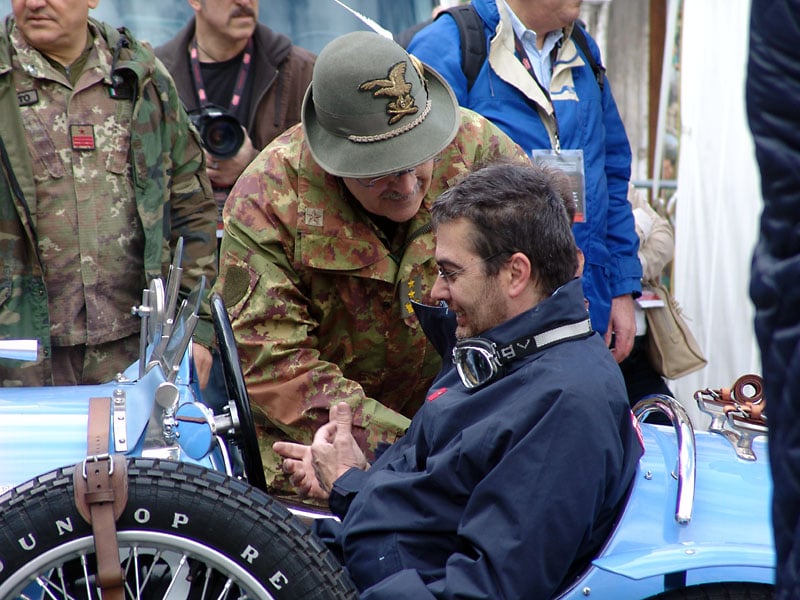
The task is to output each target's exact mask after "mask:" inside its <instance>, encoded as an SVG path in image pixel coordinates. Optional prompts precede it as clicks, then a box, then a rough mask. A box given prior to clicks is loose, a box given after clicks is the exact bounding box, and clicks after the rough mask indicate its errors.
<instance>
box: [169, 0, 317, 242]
mask: <svg viewBox="0 0 800 600" xmlns="http://www.w3.org/2000/svg"><path fill="white" fill-rule="evenodd" d="M188 2H189V5H190V6H191V7H192V9H193V10H194V12H195V17H194V18H193V19H192V20H191V21H189V23H187V25H186V26H185V27H184V28H183V29H182V30H181V31H179V32H178V34H177V35H176V36H175V37H174V38H173V39H172V40H170V41H169V42H167V43H166V44H164V45H163V46H160V47H158V48H156V55H157V56H158V57H159V58H160V59H161V60H162V62H163V63H164V64H165V65H166V67H167V69H168V70H169V72H170V73H171V74H172V77H173V78H174V79H175V83H176V85H177V87H178V92H179V94H180V96H181V100H182V101H183V103H184V105H185V107H186V110H187V111H188V112H189V114H190V115H191V116H192V121H193V122H194V124H195V126H196V127H197V128H198V130H199V131H200V133H201V137H202V138H203V142H204V145H205V150H206V159H207V168H208V176H209V178H210V179H211V184H212V186H213V187H214V196H215V198H216V200H217V206H218V208H219V210H220V212H221V210H222V206H223V205H224V203H225V199H226V197H227V194H228V191H229V190H230V188H231V186H232V185H233V184H234V182H235V181H236V179H237V178H238V177H239V175H240V174H241V172H242V171H243V170H244V168H245V167H246V166H247V165H249V164H250V161H252V160H253V159H254V158H255V156H256V155H257V154H258V152H259V151H260V150H261V149H262V148H263V147H264V146H266V145H267V144H268V143H269V142H270V141H271V140H272V139H273V138H274V137H276V136H277V135H278V134H279V133H282V132H283V131H284V130H285V129H287V128H288V127H290V126H291V125H294V124H295V123H298V122H299V121H300V105H301V103H302V100H303V94H304V93H305V91H306V88H307V87H308V84H309V83H310V82H311V71H312V68H313V65H314V55H313V54H311V53H310V52H308V51H307V50H304V49H302V48H299V47H298V46H293V45H292V43H291V41H290V40H289V38H287V37H286V36H284V35H281V34H279V33H276V32H274V31H272V30H271V29H269V28H268V27H266V26H265V25H262V24H259V22H258V0H214V1H213V2H208V1H207V0H188ZM237 123H239V124H240V125H239V127H241V129H240V131H241V132H242V133H243V135H242V136H241V137H238V136H237V125H236V124H237ZM203 134H205V135H203ZM215 150H216V152H215ZM219 234H221V221H220V230H219V231H218V235H219Z"/></svg>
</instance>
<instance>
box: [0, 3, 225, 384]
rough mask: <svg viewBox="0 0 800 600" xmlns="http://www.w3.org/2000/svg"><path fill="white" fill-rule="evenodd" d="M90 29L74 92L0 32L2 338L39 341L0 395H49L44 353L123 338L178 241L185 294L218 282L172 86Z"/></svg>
mask: <svg viewBox="0 0 800 600" xmlns="http://www.w3.org/2000/svg"><path fill="white" fill-rule="evenodd" d="M89 28H90V31H91V33H92V34H93V37H94V41H93V43H92V45H91V47H90V48H89V53H88V57H87V58H86V62H85V67H84V71H83V73H82V75H81V76H80V77H79V79H77V80H76V81H75V82H74V83H75V85H74V87H73V85H72V83H71V82H70V81H69V80H68V79H67V78H66V77H65V76H64V75H63V73H61V72H59V70H58V69H56V68H54V67H53V65H51V64H50V63H49V62H48V61H47V60H46V59H45V58H44V57H43V56H42V55H41V54H40V53H39V52H37V51H36V50H34V49H33V48H31V47H29V46H28V45H27V44H26V43H25V42H24V40H23V38H22V36H21V35H19V32H18V31H16V27H15V22H14V19H13V17H8V18H7V19H6V21H5V28H4V30H3V31H2V32H0V132H2V133H1V134H0V135H2V142H3V147H2V148H0V150H2V151H3V152H2V172H1V173H0V234H2V235H0V264H2V273H0V337H2V338H23V337H24V338H35V339H38V340H39V342H40V349H39V360H38V361H37V363H32V364H23V363H19V362H16V361H6V360H0V384H2V385H19V384H24V385H45V384H47V383H48V382H50V381H51V375H50V364H49V356H50V348H51V344H58V345H72V344H82V343H88V344H96V343H102V342H105V341H109V340H114V339H119V338H121V337H124V336H126V335H130V334H131V333H133V332H134V331H135V330H136V329H137V328H138V323H137V320H136V319H135V318H133V317H131V316H130V307H131V306H132V305H134V304H136V303H138V302H139V301H140V300H141V288H142V286H143V284H144V283H145V282H146V281H147V280H149V279H151V278H153V277H157V276H160V275H162V273H164V272H165V267H166V265H168V264H169V259H170V246H173V245H174V243H175V241H176V240H177V238H178V237H179V236H183V237H184V241H185V250H184V267H185V276H184V284H185V287H186V288H187V290H188V289H190V288H191V287H192V286H193V285H194V283H195V282H196V281H197V280H198V279H199V278H200V276H201V275H205V276H206V277H207V278H209V279H210V280H212V281H213V279H214V277H215V275H216V252H215V241H214V240H215V236H214V223H215V221H216V209H215V207H214V203H213V198H212V196H211V191H210V185H209V182H208V178H207V176H206V173H205V165H204V164H203V160H204V157H203V153H202V151H201V148H200V142H199V139H198V137H197V135H196V133H195V132H194V130H193V129H191V128H190V125H189V120H188V117H187V116H186V114H185V112H184V111H183V108H182V106H181V103H180V100H179V98H178V94H177V91H176V89H175V86H174V84H173V83H172V80H171V79H170V77H169V75H168V73H166V71H165V70H163V68H162V67H160V66H159V63H157V61H156V60H155V57H154V55H153V53H152V51H151V50H150V49H149V48H147V47H145V46H142V45H140V44H139V43H138V42H137V41H136V40H135V39H133V38H132V36H130V34H129V33H128V32H124V33H120V32H118V31H117V30H115V29H112V28H110V27H107V26H105V25H103V24H101V23H99V22H97V21H94V20H91V19H90V23H89ZM188 132H191V133H188ZM67 244H69V245H67ZM65 272H71V273H75V274H76V276H75V277H64V276H63V274H64V273H65ZM198 340H199V341H204V342H205V343H211V340H212V335H211V326H210V323H206V324H205V325H204V326H203V327H201V328H200V331H199V334H198Z"/></svg>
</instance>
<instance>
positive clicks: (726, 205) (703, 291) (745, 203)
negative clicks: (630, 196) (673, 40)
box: [670, 0, 761, 429]
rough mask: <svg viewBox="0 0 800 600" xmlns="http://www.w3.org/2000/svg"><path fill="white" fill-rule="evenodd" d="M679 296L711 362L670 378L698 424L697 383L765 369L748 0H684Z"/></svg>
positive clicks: (702, 422) (720, 383) (724, 383)
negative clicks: (747, 88)
mask: <svg viewBox="0 0 800 600" xmlns="http://www.w3.org/2000/svg"><path fill="white" fill-rule="evenodd" d="M683 5H684V13H683V21H682V29H683V31H682V42H681V61H680V64H681V82H680V89H681V94H680V106H681V135H680V154H679V163H678V164H679V169H678V188H677V201H676V217H675V238H676V240H675V261H674V274H673V277H674V280H673V290H674V295H675V298H676V300H677V301H678V303H679V304H680V306H681V307H682V308H683V311H684V314H685V315H686V316H688V317H689V318H690V319H691V320H690V321H689V322H690V325H691V327H692V330H693V332H694V333H695V336H696V337H697V340H698V342H699V343H700V345H701V347H702V348H703V349H704V350H705V353H706V357H707V358H708V365H707V366H706V367H705V368H704V369H703V370H701V371H698V372H696V373H693V374H690V375H687V376H686V377H683V378H681V379H679V380H677V381H674V382H670V383H671V388H672V389H673V391H674V392H675V395H676V397H677V398H678V399H679V400H680V401H681V402H682V404H683V405H684V406H685V407H686V408H687V409H688V411H689V414H690V415H691V417H692V419H693V421H694V422H695V427H696V428H698V429H700V428H705V427H707V424H708V420H707V418H705V415H702V414H701V413H699V411H698V410H697V407H696V404H695V402H694V400H693V395H694V392H695V391H696V390H698V389H705V388H712V389H717V388H721V387H729V386H731V385H732V384H733V383H734V381H735V380H736V379H737V378H738V377H739V376H740V375H743V374H745V373H759V374H760V373H761V368H760V357H759V354H758V348H757V346H756V342H755V335H754V333H753V307H752V303H751V302H750V298H749V296H748V286H749V280H750V258H751V255H752V251H753V247H754V244H755V240H756V235H757V232H758V218H759V216H760V214H761V194H760V187H759V181H760V180H759V175H758V170H757V165H756V162H755V154H754V149H753V143H752V138H751V135H750V131H749V129H748V127H747V120H746V114H745V103H744V81H745V73H746V64H747V47H748V25H749V15H750V2H749V0H684V2H683Z"/></svg>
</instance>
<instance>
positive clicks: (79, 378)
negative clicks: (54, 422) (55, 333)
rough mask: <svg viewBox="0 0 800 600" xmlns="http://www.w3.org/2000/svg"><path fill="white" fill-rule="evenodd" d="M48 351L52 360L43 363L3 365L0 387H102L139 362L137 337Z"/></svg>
mask: <svg viewBox="0 0 800 600" xmlns="http://www.w3.org/2000/svg"><path fill="white" fill-rule="evenodd" d="M51 350H52V352H51V358H50V359H45V361H44V362H38V363H24V362H20V361H4V364H1V365H0V386H9V387H42V386H46V385H90V384H95V383H105V382H107V381H110V380H111V379H113V378H114V376H115V375H116V374H117V373H120V372H122V371H124V370H125V369H127V368H128V366H129V365H130V364H131V363H133V362H134V361H135V360H136V359H137V358H139V334H138V333H137V334H134V335H131V336H128V337H125V338H122V339H119V340H114V341H113V342H107V343H105V344H99V345H96V346H86V345H78V346H53V347H52V349H51ZM12 364H13V365H14V366H13V367H11V366H9V365H12Z"/></svg>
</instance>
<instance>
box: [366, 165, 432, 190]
mask: <svg viewBox="0 0 800 600" xmlns="http://www.w3.org/2000/svg"><path fill="white" fill-rule="evenodd" d="M416 170H417V167H411V168H410V169H403V170H402V171H397V173H389V174H388V175H381V176H380V177H373V178H372V179H358V178H356V181H357V182H358V183H360V184H361V185H363V186H364V187H366V188H371V187H375V186H376V185H378V184H379V183H381V182H383V181H386V180H387V179H389V178H390V177H393V178H394V179H400V178H401V177H402V176H403V175H408V174H409V173H413V172H414V171H416Z"/></svg>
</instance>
